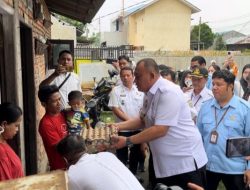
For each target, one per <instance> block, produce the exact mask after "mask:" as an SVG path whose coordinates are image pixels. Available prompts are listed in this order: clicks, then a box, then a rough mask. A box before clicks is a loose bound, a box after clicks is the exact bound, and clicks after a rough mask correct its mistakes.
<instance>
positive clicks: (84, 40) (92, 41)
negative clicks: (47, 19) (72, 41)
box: [56, 14, 100, 45]
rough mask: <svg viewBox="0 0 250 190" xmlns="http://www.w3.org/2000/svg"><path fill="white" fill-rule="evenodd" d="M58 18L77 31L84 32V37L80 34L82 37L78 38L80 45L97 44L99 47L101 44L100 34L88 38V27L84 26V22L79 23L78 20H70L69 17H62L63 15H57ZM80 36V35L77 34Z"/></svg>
mask: <svg viewBox="0 0 250 190" xmlns="http://www.w3.org/2000/svg"><path fill="white" fill-rule="evenodd" d="M56 17H57V18H58V19H59V20H62V21H64V22H66V23H68V24H70V25H72V26H75V27H76V28H77V30H80V31H82V33H83V34H85V36H84V35H82V34H81V33H80V35H81V36H77V42H78V43H87V44H95V45H99V44H100V35H99V34H93V36H91V37H88V28H87V25H85V24H83V23H82V22H79V21H77V20H73V19H70V18H68V17H65V16H62V15H58V14H56ZM77 35H78V33H77Z"/></svg>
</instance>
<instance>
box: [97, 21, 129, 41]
mask: <svg viewBox="0 0 250 190" xmlns="http://www.w3.org/2000/svg"><path fill="white" fill-rule="evenodd" d="M119 27H120V30H119V31H115V22H112V23H111V32H102V33H101V42H105V41H106V42H107V46H120V45H129V43H128V19H127V18H126V19H124V21H123V22H121V21H120V24H119Z"/></svg>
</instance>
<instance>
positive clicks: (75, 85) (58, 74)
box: [40, 50, 82, 108]
mask: <svg viewBox="0 0 250 190" xmlns="http://www.w3.org/2000/svg"><path fill="white" fill-rule="evenodd" d="M72 71H73V57H72V54H71V52H70V51H68V50H63V51H61V52H60V53H59V58H58V66H57V68H56V69H55V70H52V71H50V72H48V74H47V76H48V77H47V78H46V79H45V80H43V81H42V82H41V84H40V86H44V85H56V86H57V87H58V88H59V92H60V94H61V103H62V108H66V107H67V106H68V94H69V93H70V92H71V91H73V90H79V91H82V89H81V83H80V80H79V78H78V75H77V74H75V73H74V72H72Z"/></svg>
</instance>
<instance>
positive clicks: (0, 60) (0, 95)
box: [0, 14, 4, 104]
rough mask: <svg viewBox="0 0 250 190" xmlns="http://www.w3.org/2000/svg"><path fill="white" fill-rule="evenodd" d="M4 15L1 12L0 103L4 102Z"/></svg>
mask: <svg viewBox="0 0 250 190" xmlns="http://www.w3.org/2000/svg"><path fill="white" fill-rule="evenodd" d="M2 17H3V16H2V15H1V14H0V81H1V82H0V104H1V103H2V86H3V84H2V83H3V82H4V80H3V73H2V72H3V69H2V67H3V56H4V53H3V18H2Z"/></svg>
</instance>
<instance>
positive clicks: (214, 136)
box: [210, 106, 230, 144]
mask: <svg viewBox="0 0 250 190" xmlns="http://www.w3.org/2000/svg"><path fill="white" fill-rule="evenodd" d="M229 108H230V106H228V108H227V109H226V110H225V111H224V113H223V115H222V117H221V118H220V120H219V122H218V116H217V112H216V107H214V117H215V125H216V126H215V129H214V130H212V132H211V135H210V143H212V144H217V141H218V138H219V133H218V132H217V129H218V127H219V125H220V123H221V122H222V120H223V119H224V117H225V116H226V114H227V112H228V110H229Z"/></svg>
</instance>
